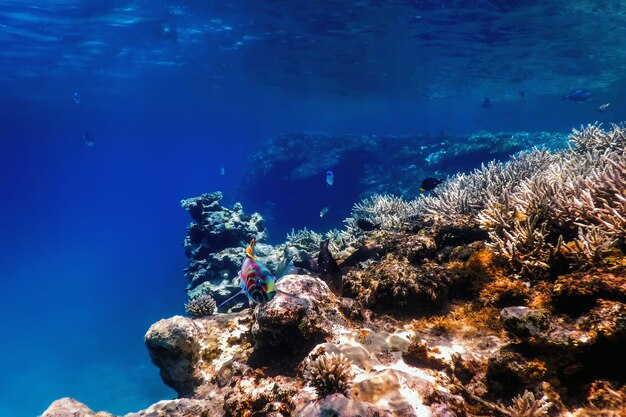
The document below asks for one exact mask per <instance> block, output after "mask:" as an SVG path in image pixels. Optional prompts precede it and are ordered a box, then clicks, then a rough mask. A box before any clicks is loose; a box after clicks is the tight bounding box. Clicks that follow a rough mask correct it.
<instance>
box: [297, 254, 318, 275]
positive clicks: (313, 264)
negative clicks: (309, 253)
mask: <svg viewBox="0 0 626 417" xmlns="http://www.w3.org/2000/svg"><path fill="white" fill-rule="evenodd" d="M292 262H293V266H295V267H296V268H302V269H306V270H307V271H310V272H313V273H314V274H319V273H320V267H319V265H318V264H317V259H316V258H310V259H305V260H303V261H292Z"/></svg>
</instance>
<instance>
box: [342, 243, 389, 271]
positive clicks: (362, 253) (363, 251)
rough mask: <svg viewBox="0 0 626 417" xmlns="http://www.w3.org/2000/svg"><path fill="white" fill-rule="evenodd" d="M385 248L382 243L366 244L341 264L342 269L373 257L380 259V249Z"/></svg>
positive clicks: (376, 259)
mask: <svg viewBox="0 0 626 417" xmlns="http://www.w3.org/2000/svg"><path fill="white" fill-rule="evenodd" d="M381 250H383V246H382V245H373V244H372V245H365V246H363V247H361V248H359V249H357V250H355V251H354V252H352V253H351V254H350V256H348V257H347V258H346V260H345V261H343V262H342V263H341V265H340V268H341V269H344V268H350V267H353V266H356V265H358V264H360V263H361V262H365V261H368V260H370V259H373V260H375V261H378V260H380V255H379V253H380V251H381Z"/></svg>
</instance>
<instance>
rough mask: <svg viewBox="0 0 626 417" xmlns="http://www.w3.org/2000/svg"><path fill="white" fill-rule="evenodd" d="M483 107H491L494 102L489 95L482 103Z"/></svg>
mask: <svg viewBox="0 0 626 417" xmlns="http://www.w3.org/2000/svg"><path fill="white" fill-rule="evenodd" d="M481 106H482V108H483V109H490V108H491V106H492V104H491V100H490V99H489V97H485V99H484V100H483V104H481Z"/></svg>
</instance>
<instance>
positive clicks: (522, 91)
mask: <svg viewBox="0 0 626 417" xmlns="http://www.w3.org/2000/svg"><path fill="white" fill-rule="evenodd" d="M517 94H519V96H520V97H522V98H524V97H526V91H524V90H519V91H518V93H517Z"/></svg>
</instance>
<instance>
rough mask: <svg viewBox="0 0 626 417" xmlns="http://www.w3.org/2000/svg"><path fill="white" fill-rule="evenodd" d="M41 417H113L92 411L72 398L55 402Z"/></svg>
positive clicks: (112, 416)
mask: <svg viewBox="0 0 626 417" xmlns="http://www.w3.org/2000/svg"><path fill="white" fill-rule="evenodd" d="M41 417H115V416H114V415H113V414H109V413H106V412H104V411H100V412H98V413H96V412H94V411H92V410H91V409H90V408H89V407H87V406H86V405H85V404H83V403H81V402H79V401H76V400H75V399H73V398H61V399H59V400H56V401H55V402H53V403H52V404H50V407H48V409H47V410H46V411H44V412H43V414H42V415H41Z"/></svg>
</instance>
